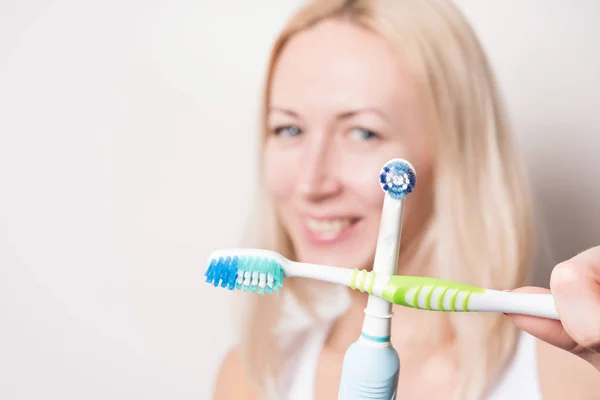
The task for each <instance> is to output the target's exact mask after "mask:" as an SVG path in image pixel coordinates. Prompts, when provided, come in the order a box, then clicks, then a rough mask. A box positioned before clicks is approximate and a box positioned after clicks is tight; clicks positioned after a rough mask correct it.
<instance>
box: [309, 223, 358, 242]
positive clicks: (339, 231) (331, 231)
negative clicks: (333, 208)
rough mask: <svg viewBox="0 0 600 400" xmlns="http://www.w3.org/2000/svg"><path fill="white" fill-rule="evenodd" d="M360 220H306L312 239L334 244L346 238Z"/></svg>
mask: <svg viewBox="0 0 600 400" xmlns="http://www.w3.org/2000/svg"><path fill="white" fill-rule="evenodd" d="M359 219H360V218H331V219H315V218H306V219H305V223H306V228H307V230H308V233H309V235H310V237H311V238H312V239H313V240H315V241H318V242H332V241H335V240H339V239H341V238H343V237H344V236H345V234H346V233H347V232H349V231H350V229H351V228H352V227H353V226H354V225H355V224H356V222H358V221H359Z"/></svg>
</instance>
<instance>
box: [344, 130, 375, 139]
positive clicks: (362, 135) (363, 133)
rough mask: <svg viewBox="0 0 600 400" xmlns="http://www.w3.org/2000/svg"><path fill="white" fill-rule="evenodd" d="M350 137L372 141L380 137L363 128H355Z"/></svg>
mask: <svg viewBox="0 0 600 400" xmlns="http://www.w3.org/2000/svg"><path fill="white" fill-rule="evenodd" d="M350 136H351V137H352V139H354V140H357V141H358V140H372V139H376V138H378V137H379V135H378V134H377V133H375V132H373V131H370V130H368V129H363V128H354V129H352V130H351V131H350Z"/></svg>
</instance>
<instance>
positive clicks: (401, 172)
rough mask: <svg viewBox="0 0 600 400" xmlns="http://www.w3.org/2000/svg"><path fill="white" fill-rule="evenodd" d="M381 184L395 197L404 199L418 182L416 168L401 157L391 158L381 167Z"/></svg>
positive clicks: (384, 189) (385, 190)
mask: <svg viewBox="0 0 600 400" xmlns="http://www.w3.org/2000/svg"><path fill="white" fill-rule="evenodd" d="M379 184H380V185H381V188H382V189H383V191H384V192H386V193H388V194H389V195H390V196H391V197H392V198H393V199H396V200H402V199H404V198H405V197H406V196H407V195H408V194H409V193H411V192H412V191H413V189H414V188H415V185H416V184H417V176H416V173H415V169H414V168H413V166H412V165H411V164H410V163H409V162H408V161H405V160H402V159H400V158H395V159H393V160H390V161H388V162H387V163H386V164H385V165H384V166H383V168H382V169H381V173H380V174H379Z"/></svg>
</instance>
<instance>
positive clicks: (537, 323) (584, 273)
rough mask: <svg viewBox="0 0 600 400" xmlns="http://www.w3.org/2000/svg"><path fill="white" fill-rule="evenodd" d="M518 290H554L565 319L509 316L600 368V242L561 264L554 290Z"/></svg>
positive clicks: (552, 283) (531, 290)
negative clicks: (598, 244)
mask: <svg viewBox="0 0 600 400" xmlns="http://www.w3.org/2000/svg"><path fill="white" fill-rule="evenodd" d="M514 292H527V293H549V292H552V294H553V296H554V302H555V304H556V308H557V311H558V314H559V316H560V319H561V321H555V320H548V319H543V318H536V317H530V316H525V315H516V314H513V315H509V317H510V318H511V319H512V320H513V321H514V323H515V324H516V325H517V326H519V328H521V329H523V330H524V331H526V332H529V333H530V334H531V335H533V336H536V337H537V338H538V339H541V340H543V341H545V342H548V343H550V344H552V345H554V346H557V347H560V348H562V349H564V350H567V351H570V352H571V353H573V354H576V355H578V356H580V357H581V358H583V359H585V360H587V361H588V362H590V363H591V364H592V365H593V366H594V367H596V369H597V370H598V371H600V246H598V247H594V248H591V249H589V250H587V251H584V252H583V253H580V254H578V255H577V256H575V257H573V258H571V259H570V260H568V261H565V262H562V263H560V264H558V265H557V266H556V267H555V268H554V270H553V271H552V275H551V277H550V290H548V289H543V288H535V287H523V288H519V289H516V290H514Z"/></svg>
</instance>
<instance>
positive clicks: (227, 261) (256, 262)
mask: <svg viewBox="0 0 600 400" xmlns="http://www.w3.org/2000/svg"><path fill="white" fill-rule="evenodd" d="M204 276H205V277H206V282H208V283H212V284H213V285H214V286H215V287H216V286H221V287H224V288H225V287H226V288H228V289H229V290H233V289H237V290H243V291H244V292H248V291H250V292H253V293H258V294H264V293H265V292H267V293H271V292H279V289H280V288H281V287H282V286H283V279H284V274H283V269H282V268H281V265H280V264H279V263H277V262H276V261H274V260H271V259H269V258H266V257H252V256H249V257H245V256H242V257H237V256H234V257H233V258H232V257H225V258H223V257H219V258H218V259H212V260H211V261H210V264H209V267H208V270H207V271H206V273H205V274H204Z"/></svg>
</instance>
